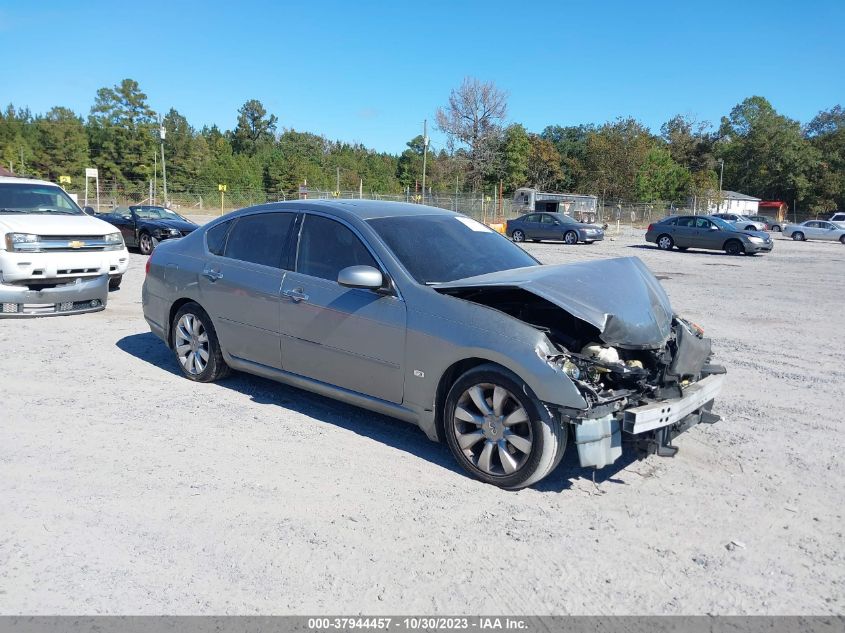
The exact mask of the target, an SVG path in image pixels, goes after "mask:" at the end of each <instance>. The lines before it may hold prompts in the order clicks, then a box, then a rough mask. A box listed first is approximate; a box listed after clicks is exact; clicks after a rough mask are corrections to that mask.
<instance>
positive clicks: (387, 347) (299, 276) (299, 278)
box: [281, 214, 405, 403]
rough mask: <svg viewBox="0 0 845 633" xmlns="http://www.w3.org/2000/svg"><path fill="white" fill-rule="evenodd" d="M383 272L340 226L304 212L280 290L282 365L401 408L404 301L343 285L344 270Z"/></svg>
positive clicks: (295, 371)
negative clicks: (361, 268) (339, 279)
mask: <svg viewBox="0 0 845 633" xmlns="http://www.w3.org/2000/svg"><path fill="white" fill-rule="evenodd" d="M358 265H366V266H373V267H374V268H381V267H380V266H379V264H378V263H377V262H376V260H375V259H374V258H373V256H372V254H371V253H370V251H369V250H368V249H367V248H366V246H364V244H363V242H362V241H361V240H360V239H359V238H358V236H357V235H356V234H355V233H354V232H353V231H352V230H351V229H350V228H349V227H348V226H346V225H344V224H342V223H340V222H338V221H336V220H333V219H330V218H328V217H324V216H320V215H312V214H306V215H305V216H304V217H303V223H302V226H301V229H300V234H299V249H298V253H297V257H296V268H295V271H294V272H289V273H287V275H285V279H284V282H283V285H282V302H281V332H282V359H283V368H284V369H285V370H286V371H290V372H292V373H295V374H299V375H301V376H306V377H308V378H313V379H315V380H319V381H321V382H325V383H329V384H331V385H335V386H337V387H342V388H344V389H349V390H351V391H355V392H358V393H362V394H366V395H369V396H373V397H375V398H379V399H381V400H387V401H390V402H395V403H401V402H402V394H403V390H404V371H403V366H404V363H405V302H404V301H403V300H402V299H400V298H399V297H398V296H397V295H396V294H395V293H393V292H375V291H372V290H363V289H358V288H345V287H343V286H341V285H340V284H338V283H337V275H338V273H339V272H340V271H341V270H343V269H344V268H346V267H347V266H358Z"/></svg>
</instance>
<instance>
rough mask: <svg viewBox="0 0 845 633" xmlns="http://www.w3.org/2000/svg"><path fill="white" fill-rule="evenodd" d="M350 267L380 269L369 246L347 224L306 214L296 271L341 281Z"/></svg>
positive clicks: (300, 235) (300, 236)
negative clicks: (343, 271)
mask: <svg viewBox="0 0 845 633" xmlns="http://www.w3.org/2000/svg"><path fill="white" fill-rule="evenodd" d="M347 266H372V267H373V268H379V265H378V264H377V263H376V262H375V260H374V259H373V256H372V255H370V251H368V250H367V247H366V246H364V244H363V243H362V242H361V240H359V239H358V236H357V235H355V234H354V233H353V232H352V231H350V230H349V229H348V228H347V227H345V226H344V225H343V224H341V223H340V222H335V221H334V220H330V219H328V218H324V217H322V216H320V215H306V216H305V219H304V224H303V226H302V232H301V233H300V234H299V254H298V255H297V262H296V271H297V272H299V273H302V274H303V275H311V276H312V277H320V278H321V279H329V280H331V281H337V274H338V273H339V272H340V271H341V270H343V269H344V268H346V267H347Z"/></svg>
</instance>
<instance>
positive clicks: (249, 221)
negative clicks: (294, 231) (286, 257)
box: [225, 213, 295, 268]
mask: <svg viewBox="0 0 845 633" xmlns="http://www.w3.org/2000/svg"><path fill="white" fill-rule="evenodd" d="M294 217H295V215H294V214H293V213H258V214H256V215H245V216H243V217H241V218H238V220H237V222H236V223H235V225H234V226H233V227H232V230H231V231H230V232H229V238H228V239H227V240H226V250H225V256H226V257H230V258H231V259H238V260H240V261H242V262H250V263H253V264H261V265H263V266H272V267H273V268H283V266H282V261H283V260H282V255H283V254H284V253H285V247H286V246H287V241H288V234H289V233H290V227H291V226H292V225H293V220H294Z"/></svg>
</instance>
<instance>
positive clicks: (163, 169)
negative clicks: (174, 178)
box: [158, 122, 167, 207]
mask: <svg viewBox="0 0 845 633" xmlns="http://www.w3.org/2000/svg"><path fill="white" fill-rule="evenodd" d="M159 124H160V127H159V128H158V133H159V136H161V179H162V182H163V184H164V206H165V207H166V206H167V167H165V165H164V135H165V134H166V133H167V130H165V129H164V123H161V122H159Z"/></svg>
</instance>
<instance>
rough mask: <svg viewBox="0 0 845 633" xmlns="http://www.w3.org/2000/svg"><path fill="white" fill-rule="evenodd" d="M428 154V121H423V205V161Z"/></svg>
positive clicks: (423, 196) (423, 189) (423, 176)
mask: <svg viewBox="0 0 845 633" xmlns="http://www.w3.org/2000/svg"><path fill="white" fill-rule="evenodd" d="M427 154H428V119H425V120H424V121H423V173H422V201H423V204H425V159H426V155H427Z"/></svg>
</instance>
